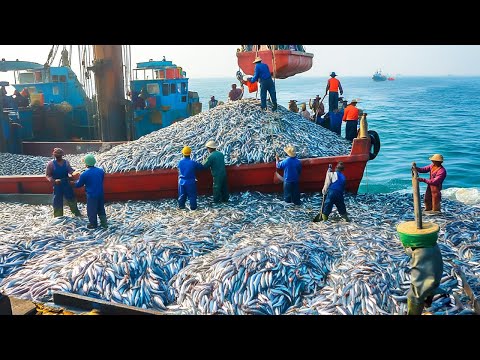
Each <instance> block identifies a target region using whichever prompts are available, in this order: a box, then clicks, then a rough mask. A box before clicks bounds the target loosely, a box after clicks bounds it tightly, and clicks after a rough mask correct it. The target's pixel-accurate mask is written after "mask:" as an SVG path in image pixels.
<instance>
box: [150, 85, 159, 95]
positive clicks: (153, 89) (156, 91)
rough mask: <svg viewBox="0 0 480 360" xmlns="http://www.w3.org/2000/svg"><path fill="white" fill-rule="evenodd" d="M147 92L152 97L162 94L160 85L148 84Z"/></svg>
mask: <svg viewBox="0 0 480 360" xmlns="http://www.w3.org/2000/svg"><path fill="white" fill-rule="evenodd" d="M147 92H148V93H149V94H150V95H157V94H159V93H160V88H159V87H158V84H147Z"/></svg>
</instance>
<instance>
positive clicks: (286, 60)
mask: <svg viewBox="0 0 480 360" xmlns="http://www.w3.org/2000/svg"><path fill="white" fill-rule="evenodd" d="M256 54H257V53H256V52H255V51H244V52H241V51H239V52H237V61H238V66H239V67H240V69H242V71H243V72H244V73H245V74H247V75H253V73H254V72H255V64H253V60H255V57H256ZM258 56H260V57H261V58H262V62H263V63H265V64H267V65H268V67H269V68H270V71H271V73H272V76H273V70H274V66H273V53H272V51H270V50H264V51H259V52H258ZM312 61H313V54H310V53H305V52H301V51H293V50H275V65H276V66H275V76H274V77H275V78H277V79H286V78H288V77H290V76H293V75H295V74H299V73H302V72H305V71H308V70H310V69H311V67H312Z"/></svg>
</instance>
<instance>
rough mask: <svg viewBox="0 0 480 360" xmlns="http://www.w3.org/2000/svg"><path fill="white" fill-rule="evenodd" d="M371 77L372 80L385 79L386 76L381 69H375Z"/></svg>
mask: <svg viewBox="0 0 480 360" xmlns="http://www.w3.org/2000/svg"><path fill="white" fill-rule="evenodd" d="M372 79H373V81H386V80H387V77H386V76H385V75H383V74H382V71H381V70H377V71H375V73H374V74H373V76H372Z"/></svg>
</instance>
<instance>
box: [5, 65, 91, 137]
mask: <svg viewBox="0 0 480 360" xmlns="http://www.w3.org/2000/svg"><path fill="white" fill-rule="evenodd" d="M0 71H3V72H7V71H13V73H14V78H15V83H12V84H9V83H8V82H4V83H5V84H6V85H7V86H8V85H11V86H13V87H14V88H15V90H18V91H19V92H22V91H24V89H27V90H28V93H29V96H30V105H29V106H26V107H18V106H17V104H16V102H15V101H14V100H13V98H12V97H11V96H6V97H5V100H4V106H3V110H4V111H5V112H7V113H8V116H9V118H10V119H11V120H12V121H13V122H16V123H19V124H20V125H21V138H22V140H24V141H66V140H68V139H70V138H72V137H77V138H79V139H80V138H81V139H93V138H94V124H93V118H92V116H89V113H91V110H92V106H93V104H92V103H91V100H90V99H88V97H87V95H86V93H85V91H84V88H83V86H82V84H81V83H80V82H79V80H78V79H77V76H76V75H75V73H74V72H73V71H72V70H71V69H70V67H69V66H66V65H62V66H50V65H49V64H48V63H47V64H45V65H42V64H38V63H35V62H30V61H6V60H2V61H1V62H0Z"/></svg>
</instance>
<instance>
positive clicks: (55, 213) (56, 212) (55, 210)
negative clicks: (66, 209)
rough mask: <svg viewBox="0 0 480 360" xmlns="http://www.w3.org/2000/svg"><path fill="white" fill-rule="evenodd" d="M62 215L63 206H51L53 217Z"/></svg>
mask: <svg viewBox="0 0 480 360" xmlns="http://www.w3.org/2000/svg"><path fill="white" fill-rule="evenodd" d="M59 216H63V208H53V217H59Z"/></svg>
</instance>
